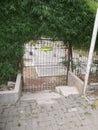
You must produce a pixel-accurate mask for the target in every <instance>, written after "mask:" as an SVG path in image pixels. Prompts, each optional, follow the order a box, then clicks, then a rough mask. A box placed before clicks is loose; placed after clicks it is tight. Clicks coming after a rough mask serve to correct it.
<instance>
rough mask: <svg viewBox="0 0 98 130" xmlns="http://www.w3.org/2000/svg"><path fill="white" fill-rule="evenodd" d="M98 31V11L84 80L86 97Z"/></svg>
mask: <svg viewBox="0 0 98 130" xmlns="http://www.w3.org/2000/svg"><path fill="white" fill-rule="evenodd" d="M97 31H98V9H97V13H96V18H95V23H94V29H93V33H92V39H91V45H90V51H89V56H88V63H87V69H86V75H85V80H84V90H83V94H84V95H85V93H86V88H87V84H88V79H89V74H90V68H91V64H92V58H93V53H94V48H95V43H96V37H97Z"/></svg>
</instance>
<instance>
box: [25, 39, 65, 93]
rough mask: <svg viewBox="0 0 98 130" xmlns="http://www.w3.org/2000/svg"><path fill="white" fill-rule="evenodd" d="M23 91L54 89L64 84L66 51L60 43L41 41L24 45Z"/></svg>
mask: <svg viewBox="0 0 98 130" xmlns="http://www.w3.org/2000/svg"><path fill="white" fill-rule="evenodd" d="M24 48H25V54H24V56H23V90H24V91H32V92H35V91H40V90H47V89H48V90H51V89H55V87H56V86H60V85H65V84H66V73H67V72H66V66H65V64H64V63H65V62H66V57H67V49H66V48H65V46H64V43H63V42H62V41H52V40H51V39H45V38H43V39H41V40H36V41H33V40H32V41H30V42H29V43H27V44H25V45H24Z"/></svg>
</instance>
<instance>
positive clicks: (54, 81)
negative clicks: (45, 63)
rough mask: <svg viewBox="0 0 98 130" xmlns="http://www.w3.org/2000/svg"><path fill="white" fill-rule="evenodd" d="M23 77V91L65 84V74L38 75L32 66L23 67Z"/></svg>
mask: <svg viewBox="0 0 98 130" xmlns="http://www.w3.org/2000/svg"><path fill="white" fill-rule="evenodd" d="M23 79H24V88H23V90H24V91H39V90H44V89H52V90H53V89H55V87H56V86H60V85H66V76H47V77H45V76H44V77H38V75H37V73H36V70H35V68H34V67H24V69H23Z"/></svg>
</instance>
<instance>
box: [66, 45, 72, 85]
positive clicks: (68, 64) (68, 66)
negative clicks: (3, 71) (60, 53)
mask: <svg viewBox="0 0 98 130" xmlns="http://www.w3.org/2000/svg"><path fill="white" fill-rule="evenodd" d="M70 47H71V45H70V43H68V61H67V77H66V85H68V72H69V69H70Z"/></svg>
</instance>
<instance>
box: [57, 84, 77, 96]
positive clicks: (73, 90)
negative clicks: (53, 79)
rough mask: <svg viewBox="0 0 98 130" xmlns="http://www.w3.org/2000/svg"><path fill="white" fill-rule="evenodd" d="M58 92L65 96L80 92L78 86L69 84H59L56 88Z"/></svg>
mask: <svg viewBox="0 0 98 130" xmlns="http://www.w3.org/2000/svg"><path fill="white" fill-rule="evenodd" d="M55 90H56V92H58V93H59V94H61V95H63V96H64V97H68V96H69V95H78V94H79V92H78V90H77V88H76V87H69V86H57V87H56V88H55Z"/></svg>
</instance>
